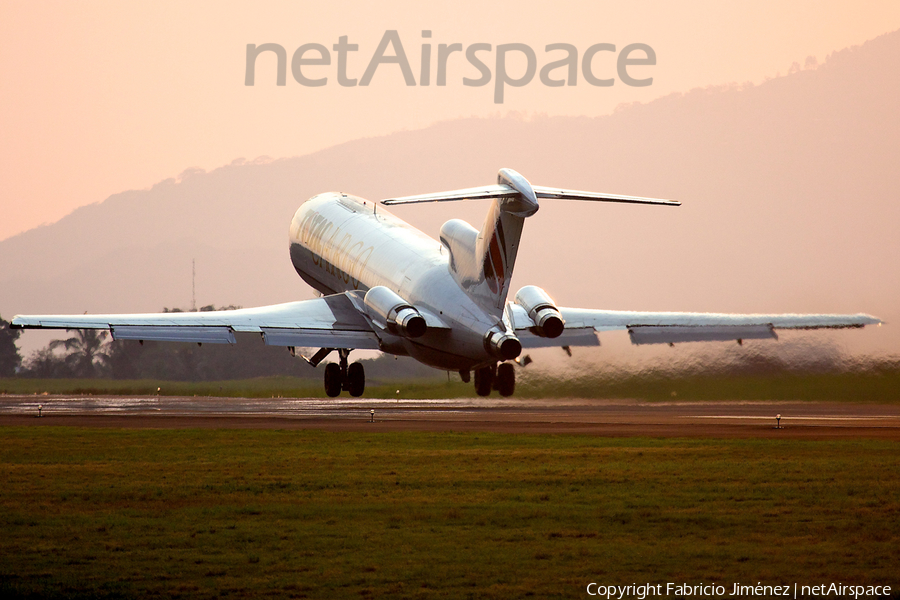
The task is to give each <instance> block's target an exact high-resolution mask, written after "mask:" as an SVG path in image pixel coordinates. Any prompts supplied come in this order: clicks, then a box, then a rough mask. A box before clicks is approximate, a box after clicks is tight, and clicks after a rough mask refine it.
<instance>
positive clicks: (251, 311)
mask: <svg viewBox="0 0 900 600" xmlns="http://www.w3.org/2000/svg"><path fill="white" fill-rule="evenodd" d="M355 301H356V298H354V297H352V296H351V295H350V294H346V293H344V294H333V295H331V296H324V297H322V298H314V299H312V300H301V301H298V302H288V303H285V304H275V305H272V306H262V307H259V308H244V309H238V310H219V311H210V312H186V313H145V314H131V315H128V314H124V315H16V316H15V317H13V320H12V321H11V322H10V325H11V327H15V328H24V329H108V330H110V332H111V333H112V336H113V339H117V340H142V341H143V340H147V341H160V342H197V343H211V344H234V343H235V337H234V333H235V332H253V333H259V334H261V335H262V337H263V339H264V340H265V343H266V344H267V345H269V346H300V347H320V348H351V349H371V350H377V349H378V348H379V343H378V337H377V336H376V335H375V332H374V330H373V329H372V327H371V326H370V325H369V323H368V321H367V319H366V318H365V317H363V316H362V314H361V313H360V311H359V309H358V308H357V306H356V302H355Z"/></svg>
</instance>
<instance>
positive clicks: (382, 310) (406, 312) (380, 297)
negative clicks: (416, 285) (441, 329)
mask: <svg viewBox="0 0 900 600" xmlns="http://www.w3.org/2000/svg"><path fill="white" fill-rule="evenodd" d="M363 302H364V303H365V305H366V312H368V313H369V316H370V317H372V320H373V321H375V324H376V325H378V326H379V327H382V328H383V329H387V330H388V331H389V332H391V333H393V334H394V335H399V336H403V337H407V338H417V337H422V336H423V335H425V330H426V329H427V326H426V325H425V317H423V316H422V315H421V313H419V311H417V310H416V309H415V307H413V306H412V305H411V304H410V303H409V302H407V301H406V300H404V299H403V298H401V297H400V296H398V295H397V294H395V293H394V292H392V291H391V290H389V289H388V288H386V287H384V286H383V285H376V286H375V287H373V288H371V289H369V291H368V292H366V297H365V299H364V300H363Z"/></svg>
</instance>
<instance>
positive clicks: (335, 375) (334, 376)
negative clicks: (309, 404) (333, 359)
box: [325, 363, 342, 398]
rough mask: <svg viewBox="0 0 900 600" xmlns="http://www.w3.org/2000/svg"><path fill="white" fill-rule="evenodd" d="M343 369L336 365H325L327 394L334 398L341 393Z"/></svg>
mask: <svg viewBox="0 0 900 600" xmlns="http://www.w3.org/2000/svg"><path fill="white" fill-rule="evenodd" d="M341 387H342V386H341V367H340V365H338V364H335V363H328V364H327V365H325V393H326V394H328V395H329V396H330V397H332V398H334V397H335V396H339V395H340V393H341Z"/></svg>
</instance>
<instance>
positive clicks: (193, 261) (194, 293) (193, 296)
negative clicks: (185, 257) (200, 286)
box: [191, 258, 197, 312]
mask: <svg viewBox="0 0 900 600" xmlns="http://www.w3.org/2000/svg"><path fill="white" fill-rule="evenodd" d="M191 312H197V259H196V258H192V259H191Z"/></svg>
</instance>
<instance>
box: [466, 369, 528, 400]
mask: <svg viewBox="0 0 900 600" xmlns="http://www.w3.org/2000/svg"><path fill="white" fill-rule="evenodd" d="M459 374H460V376H461V377H462V380H463V381H464V382H466V383H468V382H469V372H468V371H460V372H459ZM491 390H497V391H498V392H500V395H501V396H512V395H513V392H515V391H516V371H515V367H513V365H512V363H500V364H499V365H496V364H495V365H491V366H489V367H482V368H480V369H475V393H476V394H478V395H479V396H490V395H491Z"/></svg>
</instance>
